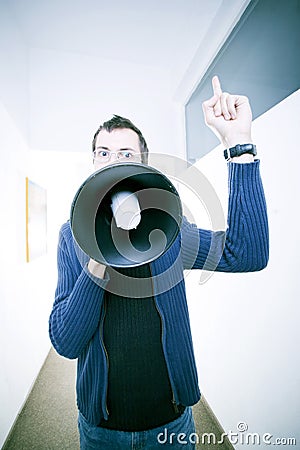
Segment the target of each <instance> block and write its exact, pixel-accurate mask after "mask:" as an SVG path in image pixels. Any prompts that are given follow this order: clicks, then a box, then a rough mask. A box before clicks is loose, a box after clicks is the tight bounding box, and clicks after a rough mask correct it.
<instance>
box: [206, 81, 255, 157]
mask: <svg viewBox="0 0 300 450" xmlns="http://www.w3.org/2000/svg"><path fill="white" fill-rule="evenodd" d="M212 87H213V93H214V95H213V96H212V97H211V98H210V99H209V100H207V101H205V102H203V104H202V107H203V112H204V118H205V123H206V125H207V126H209V127H210V128H211V129H212V130H213V132H214V133H215V134H216V135H217V136H218V138H219V139H220V141H221V142H222V143H223V145H224V147H226V148H229V147H234V146H235V145H236V144H249V143H251V142H252V138H251V123H252V112H251V108H250V104H249V100H248V98H247V97H245V96H243V95H231V94H228V92H222V89H221V85H220V81H219V78H218V77H217V76H214V77H213V78H212Z"/></svg>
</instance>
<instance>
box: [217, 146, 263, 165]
mask: <svg viewBox="0 0 300 450" xmlns="http://www.w3.org/2000/svg"><path fill="white" fill-rule="evenodd" d="M244 153H250V155H253V156H256V155H257V151H256V145H253V144H237V145H236V146H235V147H230V148H228V149H227V148H226V149H225V150H224V158H225V159H226V160H227V161H228V160H229V159H231V158H234V157H235V156H241V155H243V154H244Z"/></svg>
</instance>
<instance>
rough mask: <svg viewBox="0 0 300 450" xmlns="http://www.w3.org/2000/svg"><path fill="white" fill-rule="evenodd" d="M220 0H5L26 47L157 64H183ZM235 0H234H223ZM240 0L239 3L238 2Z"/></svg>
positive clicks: (201, 35) (193, 51)
mask: <svg viewBox="0 0 300 450" xmlns="http://www.w3.org/2000/svg"><path fill="white" fill-rule="evenodd" d="M222 3H223V1H222V0H209V1H207V0H165V1H162V0H151V1H141V0H127V1H126V2H124V1H121V0H115V1H113V2H109V1H107V0H106V1H104V0H85V1H83V0H52V1H41V0H25V1H24V0H9V1H7V4H8V5H9V8H10V10H11V14H12V15H13V17H14V19H15V21H16V23H17V24H18V27H19V29H20V30H21V33H22V36H23V38H24V40H25V43H26V44H27V45H28V46H29V47H35V48H42V49H51V50H60V51H70V52H79V53H84V54H89V55H95V56H100V57H102V58H109V59H116V60H126V61H128V62H133V63H138V64H149V61H151V65H155V66H159V67H162V68H171V69H173V68H175V67H176V64H177V62H178V61H179V60H180V64H181V65H182V64H185V63H186V64H188V63H189V62H190V61H191V59H192V57H193V55H194V54H195V52H196V50H197V48H198V46H199V43H200V42H201V40H202V39H203V37H204V36H205V33H206V32H207V30H208V28H209V26H210V24H211V22H212V21H213V19H214V17H215V15H216V14H217V12H218V10H219V8H220V6H221V4H222ZM230 3H236V1H234V0H227V4H228V6H230ZM240 3H242V2H240Z"/></svg>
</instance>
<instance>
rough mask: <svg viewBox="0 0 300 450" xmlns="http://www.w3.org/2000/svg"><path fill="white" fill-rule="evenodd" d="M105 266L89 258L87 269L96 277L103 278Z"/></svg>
mask: <svg viewBox="0 0 300 450" xmlns="http://www.w3.org/2000/svg"><path fill="white" fill-rule="evenodd" d="M105 269H106V266H105V265H104V264H101V263H98V262H97V261H94V260H93V259H90V260H89V263H88V270H89V272H90V273H91V274H92V275H94V277H97V278H102V279H103V278H104V274H105Z"/></svg>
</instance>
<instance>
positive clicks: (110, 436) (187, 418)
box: [78, 407, 197, 450]
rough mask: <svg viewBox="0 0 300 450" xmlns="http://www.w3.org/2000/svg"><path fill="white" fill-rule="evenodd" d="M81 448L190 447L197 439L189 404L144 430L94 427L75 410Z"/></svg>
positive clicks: (149, 449)
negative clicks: (175, 415)
mask: <svg viewBox="0 0 300 450" xmlns="http://www.w3.org/2000/svg"><path fill="white" fill-rule="evenodd" d="M78 428H79V435H80V449H81V450H92V449H99V450H100V449H101V450H158V449H160V450H165V449H174V450H175V449H186V450H194V449H195V448H196V447H195V443H196V442H197V435H196V433H195V424H194V419H193V415H192V408H190V407H188V408H186V409H185V411H184V413H183V414H182V415H181V416H180V417H179V418H178V419H176V420H174V421H173V422H169V423H167V424H166V425H163V426H161V427H158V428H153V429H151V430H147V431H137V432H131V431H117V430H109V429H107V428H101V427H96V426H94V425H91V424H90V423H88V422H87V420H86V419H85V418H84V416H83V415H82V414H81V413H79V417H78Z"/></svg>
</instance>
